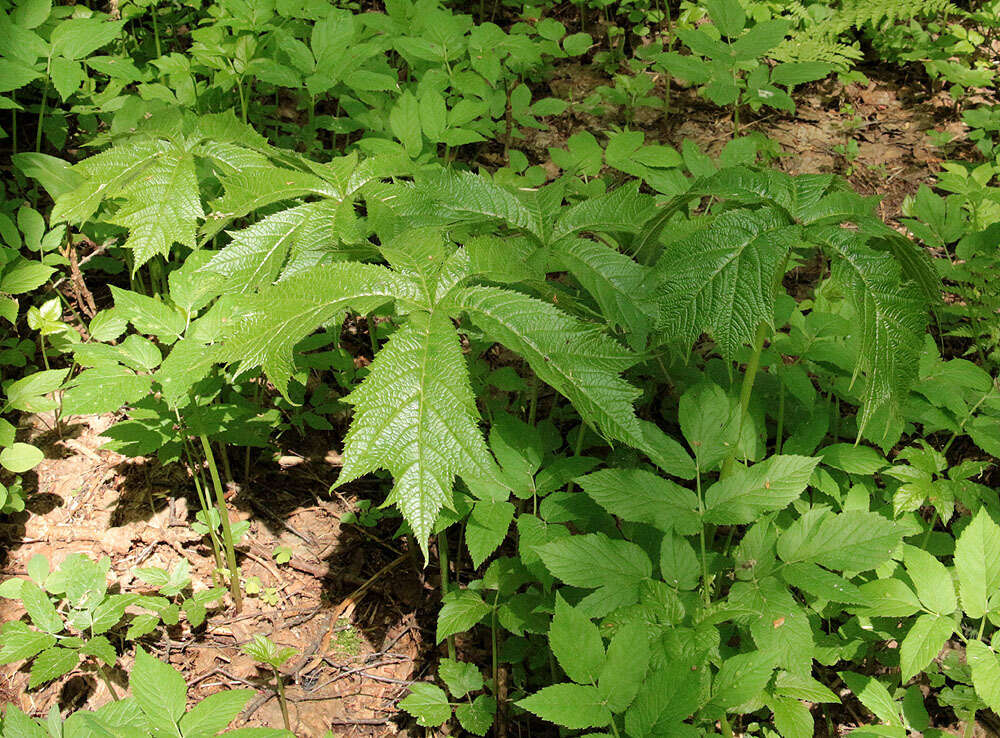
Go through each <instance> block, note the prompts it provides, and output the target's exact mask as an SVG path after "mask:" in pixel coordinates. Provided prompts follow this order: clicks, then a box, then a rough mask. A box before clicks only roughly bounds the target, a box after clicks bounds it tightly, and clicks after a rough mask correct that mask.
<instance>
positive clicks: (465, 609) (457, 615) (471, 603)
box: [437, 589, 490, 643]
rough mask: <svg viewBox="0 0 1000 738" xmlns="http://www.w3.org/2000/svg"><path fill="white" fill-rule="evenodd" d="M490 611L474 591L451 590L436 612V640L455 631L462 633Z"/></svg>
mask: <svg viewBox="0 0 1000 738" xmlns="http://www.w3.org/2000/svg"><path fill="white" fill-rule="evenodd" d="M489 611H490V606H489V605H487V604H486V603H485V602H483V599H482V597H480V596H479V595H478V594H476V593H475V592H470V591H469V590H467V589H460V590H453V591H451V592H449V593H448V594H447V595H445V596H444V598H443V599H442V604H441V611H440V612H439V613H438V622H437V642H438V643H440V642H441V641H443V640H444V639H445V638H447V637H448V636H450V635H454V634H455V633H464V632H465V631H467V630H469V629H471V628H472V627H473V626H474V625H475V624H476V623H478V622H479V621H480V620H482V619H483V618H484V617H485V616H486V615H487V613H489Z"/></svg>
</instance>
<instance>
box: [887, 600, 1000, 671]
mask: <svg viewBox="0 0 1000 738" xmlns="http://www.w3.org/2000/svg"><path fill="white" fill-rule="evenodd" d="M954 632H955V622H954V621H953V620H952V619H951V618H948V617H943V616H941V615H921V616H920V617H918V618H917V619H916V621H915V622H914V623H913V625H912V627H911V628H910V630H909V632H908V633H907V634H906V637H905V638H904V639H903V642H902V643H901V644H900V646H899V666H900V668H901V670H902V674H901V678H902V681H903V684H906V682H908V681H910V679H912V678H913V677H915V676H916V675H917V674H919V673H920V672H921V671H923V670H924V669H926V668H927V665H928V664H929V663H930V662H931V661H932V660H933V659H934V657H935V656H937V655H938V654H939V653H940V652H941V649H942V648H943V647H944V644H945V642H946V641H947V640H948V639H949V638H951V635H952V633H954ZM994 658H995V657H994Z"/></svg>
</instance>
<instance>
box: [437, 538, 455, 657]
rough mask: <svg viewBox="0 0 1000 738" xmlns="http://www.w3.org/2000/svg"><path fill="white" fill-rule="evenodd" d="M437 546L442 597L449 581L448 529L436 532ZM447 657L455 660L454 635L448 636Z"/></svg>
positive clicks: (445, 593) (446, 591)
mask: <svg viewBox="0 0 1000 738" xmlns="http://www.w3.org/2000/svg"><path fill="white" fill-rule="evenodd" d="M437 548H438V565H439V566H440V567H441V596H442V597H444V596H445V595H447V594H448V590H449V582H448V531H447V530H443V531H441V532H440V533H438V537H437ZM447 643H448V658H449V659H451V660H452V661H454V660H455V636H448V638H447Z"/></svg>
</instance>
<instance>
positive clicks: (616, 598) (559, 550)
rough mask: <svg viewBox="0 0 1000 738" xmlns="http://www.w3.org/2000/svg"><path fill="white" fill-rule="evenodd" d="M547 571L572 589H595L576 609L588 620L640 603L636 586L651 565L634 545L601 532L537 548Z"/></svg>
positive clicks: (572, 537)
mask: <svg viewBox="0 0 1000 738" xmlns="http://www.w3.org/2000/svg"><path fill="white" fill-rule="evenodd" d="M536 550H537V552H538V554H539V555H540V556H541V557H542V561H543V563H544V564H545V566H546V568H548V570H549V571H550V572H552V574H553V575H554V576H555V577H557V578H558V579H560V580H562V581H563V582H565V583H566V584H568V585H570V586H571V587H581V588H584V589H595V588H596V590H597V591H596V592H593V593H592V594H590V595H588V596H587V597H586V598H585V599H584V600H583V602H581V603H580V605H579V607H581V608H582V609H583V611H584V612H585V613H587V614H588V615H590V616H591V617H601V616H603V615H607V614H608V613H609V612H611V611H612V610H615V609H616V608H618V607H623V606H625V605H630V604H633V603H635V602H638V600H639V585H640V584H641V583H642V581H643V580H645V579H647V578H649V576H650V575H651V574H652V569H653V567H652V564H651V563H650V561H649V557H648V556H647V555H646V553H645V552H644V551H643V550H642V549H641V548H640V547H639V546H637V545H636V544H634V543H630V542H629V541H619V540H614V539H611V538H608V537H607V536H606V535H604V534H603V533H589V534H586V535H578V536H570V537H568V538H562V539H560V540H557V541H552V542H550V543H546V544H543V545H541V546H538V547H537V548H536Z"/></svg>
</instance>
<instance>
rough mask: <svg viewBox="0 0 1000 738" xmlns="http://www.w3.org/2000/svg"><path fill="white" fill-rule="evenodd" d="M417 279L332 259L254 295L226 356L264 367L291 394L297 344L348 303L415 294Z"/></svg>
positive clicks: (358, 305)
mask: <svg viewBox="0 0 1000 738" xmlns="http://www.w3.org/2000/svg"><path fill="white" fill-rule="evenodd" d="M415 294H416V288H415V286H414V285H412V283H411V282H410V281H409V280H407V279H405V278H403V277H401V276H399V275H397V274H395V273H393V272H391V271H390V270H388V269H386V268H385V267H381V266H375V265H373V264H330V265H327V266H319V267H314V268H312V269H308V270H305V271H303V272H300V273H298V274H296V275H295V276H293V277H290V278H288V279H286V280H283V281H281V282H278V283H277V284H275V285H273V286H271V287H268V288H266V289H264V290H262V291H261V292H260V293H259V294H257V295H256V296H254V297H253V298H252V299H250V300H249V301H248V302H247V303H246V305H245V309H244V310H243V312H242V314H241V315H240V316H239V317H238V318H237V319H236V320H235V321H234V324H233V326H232V327H231V328H230V329H229V331H228V333H227V335H226V336H225V339H224V344H223V347H222V349H221V350H220V357H219V358H220V359H222V360H224V361H239V362H240V366H241V369H243V370H248V369H253V368H256V367H261V368H262V369H263V370H264V372H265V373H266V374H267V376H268V378H269V379H270V380H271V381H272V382H273V383H274V384H275V386H276V387H277V388H278V389H279V390H280V391H281V392H282V393H285V394H287V390H288V380H289V379H290V378H291V376H292V373H293V372H294V364H293V361H292V349H293V348H294V347H295V345H296V344H297V343H298V342H299V341H301V340H302V339H303V338H305V337H306V336H308V335H310V334H312V333H313V332H314V331H315V330H316V329H317V328H318V327H319V326H321V325H323V324H325V323H327V322H328V321H330V320H332V319H333V318H334V317H336V316H338V315H340V314H341V313H343V312H344V311H346V310H347V309H348V308H351V309H353V310H356V311H358V312H362V313H364V312H368V311H369V310H372V309H374V308H376V307H378V306H379V305H382V304H384V303H386V302H389V301H390V300H392V299H393V298H395V297H401V298H405V297H408V296H415Z"/></svg>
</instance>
